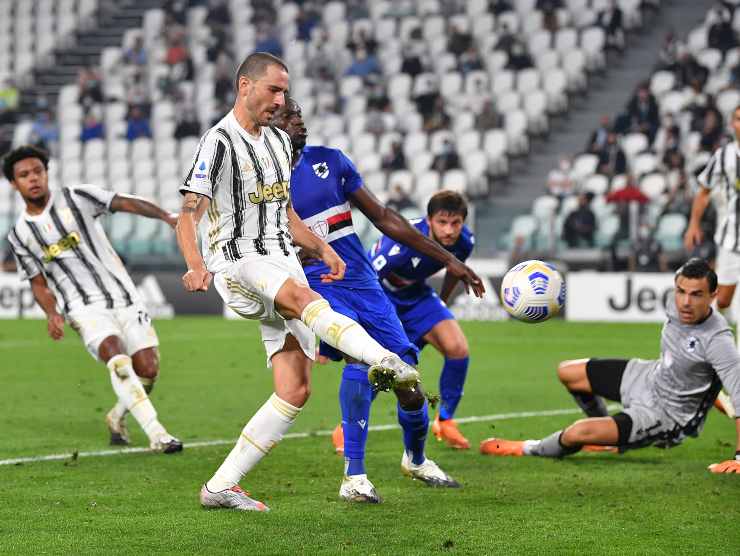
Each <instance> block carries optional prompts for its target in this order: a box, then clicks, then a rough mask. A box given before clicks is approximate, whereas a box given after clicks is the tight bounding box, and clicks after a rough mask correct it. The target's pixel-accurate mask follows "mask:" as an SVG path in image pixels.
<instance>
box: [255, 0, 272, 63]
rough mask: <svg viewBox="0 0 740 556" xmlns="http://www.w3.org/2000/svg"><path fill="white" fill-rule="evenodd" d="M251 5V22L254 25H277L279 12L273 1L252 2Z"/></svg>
mask: <svg viewBox="0 0 740 556" xmlns="http://www.w3.org/2000/svg"><path fill="white" fill-rule="evenodd" d="M251 4H252V19H251V21H252V23H253V24H254V25H262V24H267V25H275V24H276V23H277V10H276V9H275V6H274V5H273V2H272V0H252V2H251ZM258 51H259V50H258Z"/></svg>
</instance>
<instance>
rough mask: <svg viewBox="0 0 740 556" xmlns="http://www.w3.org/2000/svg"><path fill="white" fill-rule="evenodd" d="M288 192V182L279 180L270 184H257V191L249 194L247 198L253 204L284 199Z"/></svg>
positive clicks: (286, 197)
mask: <svg viewBox="0 0 740 556" xmlns="http://www.w3.org/2000/svg"><path fill="white" fill-rule="evenodd" d="M289 193H290V183H289V182H287V181H279V182H277V183H273V184H272V185H264V184H262V183H258V184H257V191H253V192H252V193H250V194H249V200H250V201H252V203H254V204H255V205H259V204H260V203H263V202H264V203H270V202H272V201H286V200H287V199H288V197H289Z"/></svg>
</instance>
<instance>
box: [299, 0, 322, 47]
mask: <svg viewBox="0 0 740 556" xmlns="http://www.w3.org/2000/svg"><path fill="white" fill-rule="evenodd" d="M320 21H321V15H320V14H319V12H317V11H316V10H315V9H314V7H313V6H312V5H308V6H303V7H301V9H300V11H299V12H298V16H297V17H296V20H295V23H296V28H297V32H298V40H299V41H304V42H308V41H310V40H311V31H313V29H314V27H316V25H318V24H319V22H320Z"/></svg>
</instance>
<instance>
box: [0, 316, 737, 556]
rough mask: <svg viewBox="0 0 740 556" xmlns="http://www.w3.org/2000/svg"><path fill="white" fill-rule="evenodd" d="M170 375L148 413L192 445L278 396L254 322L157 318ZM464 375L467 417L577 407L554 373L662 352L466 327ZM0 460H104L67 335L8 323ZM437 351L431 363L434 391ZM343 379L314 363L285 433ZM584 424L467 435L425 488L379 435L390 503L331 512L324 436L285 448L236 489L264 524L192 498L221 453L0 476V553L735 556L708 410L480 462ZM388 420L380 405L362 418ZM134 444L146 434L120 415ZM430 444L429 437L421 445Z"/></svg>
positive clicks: (591, 330) (600, 338)
mask: <svg viewBox="0 0 740 556" xmlns="http://www.w3.org/2000/svg"><path fill="white" fill-rule="evenodd" d="M156 326H157V330H158V332H159V335H160V341H161V353H162V374H161V379H160V381H159V382H158V384H157V387H156V390H155V391H154V394H153V396H152V399H153V401H154V403H155V405H156V407H157V409H158V411H159V414H160V418H161V420H162V422H163V423H164V424H165V425H166V426H167V427H168V428H169V429H170V430H171V431H172V432H173V433H174V434H176V435H178V436H179V437H180V438H182V439H183V440H184V441H185V442H186V443H187V442H197V441H205V440H215V439H228V440H230V441H231V440H235V439H236V438H237V436H238V434H239V431H240V429H241V427H242V426H243V424H244V423H245V422H246V420H247V419H248V418H249V417H250V416H251V415H252V413H253V412H254V411H255V409H256V408H257V407H258V406H259V405H260V404H261V403H263V401H264V400H265V399H266V398H267V396H268V395H269V393H270V392H271V375H270V373H269V372H267V370H266V369H265V362H264V354H263V350H262V346H261V344H260V343H259V340H258V331H257V327H256V325H255V324H254V323H248V322H227V321H224V320H222V319H219V318H177V319H176V320H173V321H162V322H158V323H157V324H156ZM464 329H465V332H466V333H467V334H468V338H469V341H470V345H471V352H472V355H471V368H470V373H469V379H468V384H467V387H466V395H465V397H464V398H463V402H462V404H461V406H460V409H459V411H458V412H459V416H460V417H465V416H475V415H490V414H500V413H508V412H522V411H543V410H552V409H562V408H573V407H575V405H574V403H573V401H572V399H571V398H570V397H569V396H568V395H567V393H566V392H565V391H564V390H563V388H562V387H561V386H560V385H559V384H558V382H557V380H556V378H555V372H554V370H555V366H556V364H557V362H558V361H559V360H561V359H567V358H575V357H585V356H590V355H593V356H616V357H620V356H621V357H646V358H651V357H655V356H657V353H658V346H659V331H660V328H659V326H657V325H607V324H574V323H566V322H548V323H544V324H541V325H524V324H520V323H514V322H508V323H464ZM0 357H1V358H2V359H1V360H2V365H1V369H2V373H1V374H0V376H1V377H2V378H1V382H0V391H2V397H1V399H2V405H1V406H0V407H1V408H2V411H1V412H0V459H8V458H17V457H23V456H36V455H46V454H54V453H65V452H74V451H88V450H91V451H95V450H104V449H107V448H108V446H107V431H106V430H105V426H104V424H103V416H104V415H105V412H107V411H108V409H109V408H110V406H112V404H113V401H114V399H113V394H112V392H111V389H110V384H109V380H108V377H107V371H106V369H105V368H104V367H102V366H100V365H99V364H97V363H95V362H93V360H92V359H91V358H90V357H89V355H87V353H86V352H85V351H84V349H83V347H82V345H81V343H80V342H79V340H78V338H77V337H76V336H75V334H74V333H73V332H72V331H71V330H69V329H68V330H67V337H66V338H65V339H64V340H63V341H62V342H61V343H58V344H54V343H53V342H52V341H51V340H49V339H48V338H47V337H46V330H45V323H44V322H43V321H24V322H18V321H4V322H0ZM440 365H441V359H440V357H439V356H438V355H437V354H436V353H435V352H434V351H433V350H432V349H430V348H428V349H427V350H425V351H424V354H423V357H422V365H421V368H422V374H423V377H424V382H425V384H426V385H427V388H428V389H429V390H434V391H436V390H437V377H438V374H439V370H440ZM339 370H340V368H339V366H338V365H330V366H317V367H315V369H314V376H313V396H312V398H311V400H310V401H309V403H308V406H307V407H306V409H305V410H304V411H303V413H302V415H301V416H300V418H299V420H298V422H297V423H296V425H295V427H294V429H293V431H294V432H300V431H318V430H326V429H331V428H333V427H334V425H335V424H336V423H337V422H338V418H339V410H338V405H337V401H336V399H337V387H338V384H339ZM576 417H577V415H575V414H573V415H559V416H548V417H528V418H512V419H504V420H496V421H489V422H477V423H470V424H464V425H462V430H463V432H464V433H465V434H466V435H467V436H468V438H469V439H470V440H471V441H472V443H473V445H474V449H473V450H470V451H468V452H454V451H452V450H450V449H447V448H445V447H444V446H441V445H439V444H438V443H437V442H436V441H434V439H433V438H430V441H429V442H428V455H429V456H431V457H432V458H433V459H435V460H436V461H437V462H438V463H439V464H440V465H442V467H443V468H444V469H446V470H448V471H449V472H450V473H451V474H452V475H453V476H454V477H455V478H457V479H458V480H460V482H461V483H462V484H463V488H462V489H460V490H449V491H442V490H434V489H430V488H427V487H425V486H423V485H422V484H419V483H417V482H414V481H411V480H410V479H408V478H406V477H403V476H402V475H401V473H400V466H399V464H400V459H401V436H400V432H399V431H398V430H388V431H377V432H372V433H371V434H370V439H369V444H368V457H367V463H368V472H369V476H370V478H371V479H372V480H373V482H374V483H375V485H376V487H377V488H378V490H379V492H380V493H381V495H382V496H383V497H384V499H385V501H384V503H383V504H382V505H380V506H371V507H370V506H356V505H348V504H346V503H344V502H342V501H340V500H338V498H337V493H338V488H339V482H340V478H341V474H342V469H343V462H342V460H341V459H340V458H338V457H337V456H335V455H334V453H333V450H332V448H331V446H330V443H329V440H328V438H327V437H325V436H316V437H313V436H311V437H308V438H302V439H286V440H285V441H284V442H283V443H282V444H281V445H280V446H278V447H277V448H275V450H273V452H272V453H271V454H270V455H269V456H268V457H267V458H265V460H263V461H262V463H261V464H260V465H259V466H258V467H257V468H256V469H255V470H254V471H253V472H252V473H251V474H250V475H248V477H246V478H245V480H244V481H243V483H242V485H243V486H244V487H245V488H246V489H248V490H249V491H251V492H252V494H253V495H254V496H255V497H257V498H259V499H261V500H264V501H265V502H266V503H267V504H268V505H269V506H270V507H271V508H272V512H270V513H269V514H263V515H255V514H251V513H248V514H241V513H235V512H228V511H205V510H202V509H201V508H200V507H199V505H198V499H197V494H198V489H199V487H200V484H201V483H202V482H203V481H204V480H206V479H208V478H209V477H210V475H211V474H212V472H213V471H214V470H215V468H216V467H217V466H218V465H219V464H220V462H221V461H222V459H223V457H224V456H225V455H226V453H228V451H229V450H230V449H231V444H229V445H222V446H212V447H207V448H197V449H196V448H192V449H187V447H186V449H185V451H184V452H183V453H182V454H179V455H174V456H162V455H154V454H149V453H138V454H126V455H114V456H109V457H85V458H79V459H76V460H68V461H49V462H35V463H25V464H22V465H10V466H0V553H1V554H41V553H54V554H83V553H97V554H149V553H155V552H157V553H164V552H166V553H180V554H222V553H234V554H236V553H240V554H245V553H247V554H338V553H346V554H435V553H443V554H518V553H521V554H571V553H578V552H579V553H589V554H630V555H631V554H671V555H673V554H740V477H738V476H732V475H731V476H714V475H712V474H710V473H709V472H708V471H706V466H707V465H708V464H710V463H713V462H717V461H720V460H723V459H727V458H728V457H730V456H731V455H732V453H733V452H734V438H735V432H734V425H733V423H732V422H731V421H730V420H728V419H726V418H725V417H724V416H721V415H720V414H718V413H717V412H716V411H713V412H712V414H711V415H710V418H709V420H708V422H707V425H706V428H705V430H704V433H703V435H702V436H701V437H700V438H699V439H696V440H695V439H690V440H688V441H686V442H685V443H684V444H683V445H682V446H680V447H678V448H674V449H672V450H668V451H664V450H659V449H655V448H648V449H644V450H638V451H634V452H631V453H628V454H625V455H621V456H618V455H611V454H606V455H604V454H579V455H576V456H574V457H572V458H569V459H566V460H563V461H552V460H544V459H535V458H490V457H484V456H481V455H479V454H478V452H477V450H476V449H475V448H477V445H478V442H479V441H480V440H481V439H483V438H486V437H488V436H492V435H498V436H502V437H510V438H539V437H541V436H544V435H545V434H547V433H550V432H552V431H553V430H556V429H557V428H560V427H563V426H565V425H567V424H568V423H570V422H572V421H573V420H574V419H575V418H576ZM392 423H395V404H394V402H393V399H392V398H391V397H390V396H389V395H387V394H382V395H381V396H380V397H379V399H378V401H377V402H376V404H375V406H374V408H373V414H372V424H375V425H378V424H392ZM130 428H131V429H132V432H133V441H134V444H135V445H139V446H143V445H145V442H144V440H145V439H144V436H143V434H142V433H141V432H140V431H139V430H137V429H136V425H135V423H134V422H133V421H132V420H130ZM430 436H431V435H430Z"/></svg>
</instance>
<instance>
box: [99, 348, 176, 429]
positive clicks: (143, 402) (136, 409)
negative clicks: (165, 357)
mask: <svg viewBox="0 0 740 556" xmlns="http://www.w3.org/2000/svg"><path fill="white" fill-rule="evenodd" d="M107 366H108V369H109V370H110V379H111V384H112V385H113V391H114V392H115V393H116V395H117V396H118V399H119V402H120V405H122V406H124V407H125V408H126V409H127V410H128V411H130V412H131V414H132V415H133V416H134V419H136V421H137V422H138V423H139V425H141V428H142V429H144V432H145V433H146V435H147V436H148V437H149V440H151V441H156V440H157V439H158V438H159V437H160V436H161V435H163V434H166V432H167V431H166V430H165V428H164V427H163V426H162V424H161V423H160V422H159V421H158V420H157V411H156V410H155V409H154V406H153V405H152V402H151V401H150V400H149V397H148V396H147V395H146V392H145V391H144V387H143V386H142V385H141V381H140V380H139V377H138V376H136V373H135V372H134V368H133V366H132V363H131V358H130V357H129V356H128V355H123V354H118V355H114V356H113V357H111V358H110V359H109V360H108V363H107Z"/></svg>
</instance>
